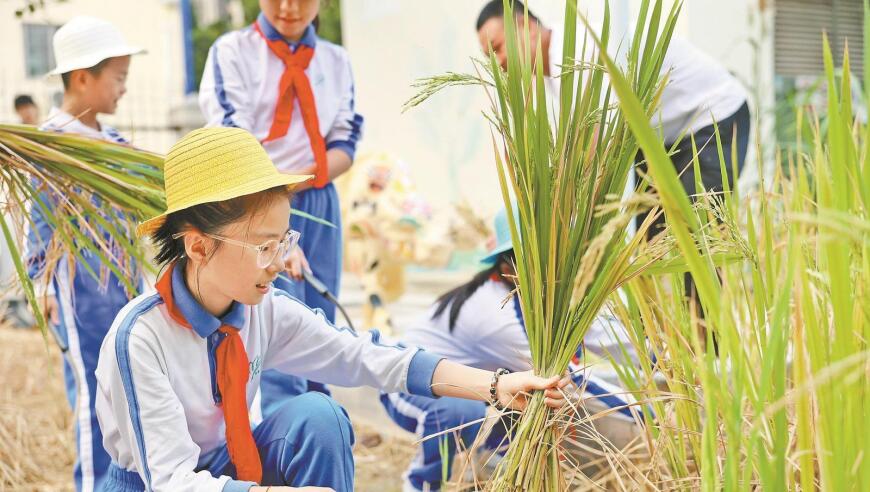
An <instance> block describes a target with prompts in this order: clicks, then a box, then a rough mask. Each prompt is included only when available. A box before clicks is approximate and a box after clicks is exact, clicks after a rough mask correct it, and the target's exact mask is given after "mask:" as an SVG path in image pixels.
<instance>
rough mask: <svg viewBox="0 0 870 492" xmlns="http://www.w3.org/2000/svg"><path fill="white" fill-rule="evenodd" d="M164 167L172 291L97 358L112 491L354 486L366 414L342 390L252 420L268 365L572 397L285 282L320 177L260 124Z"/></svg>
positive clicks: (199, 136) (506, 396)
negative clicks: (354, 317)
mask: <svg viewBox="0 0 870 492" xmlns="http://www.w3.org/2000/svg"><path fill="white" fill-rule="evenodd" d="M164 176H165V187H166V202H167V211H166V213H165V214H163V215H160V216H158V217H155V218H153V219H150V220H148V221H146V222H144V223H143V224H142V225H141V226H140V231H139V232H140V234H147V235H148V236H150V238H151V239H152V240H153V241H154V243H155V245H156V246H157V248H158V253H157V256H156V261H157V263H158V264H160V265H161V267H162V268H163V274H162V276H160V277H159V280H158V282H157V292H156V293H152V294H147V295H142V296H139V297H137V298H136V299H134V300H133V301H132V302H130V303H129V304H128V305H127V306H126V307H125V308H124V309H123V310H122V311H121V313H120V314H119V315H118V317H117V318H116V319H115V323H114V324H113V326H112V328H111V331H110V332H109V335H108V336H107V337H106V340H105V342H104V343H103V346H102V350H101V353H100V361H99V366H98V368H97V381H98V396H97V416H98V418H99V421H100V426H101V428H102V429H103V435H104V445H105V448H106V450H107V451H108V453H109V455H110V456H111V458H112V462H113V463H112V466H111V471H110V479H109V483H108V485H107V488H108V489H109V490H154V491H173V492H176V491H200V490H202V491H205V490H215V491H217V490H224V491H233V490H267V488H266V487H258V485H276V486H292V487H303V486H321V487H330V488H332V489H335V490H338V491H351V490H353V476H354V463H353V455H352V454H351V445H352V443H353V433H352V429H351V425H350V421H349V419H348V416H347V414H346V413H345V412H344V410H343V409H342V408H341V407H339V406H338V405H337V404H336V403H335V402H334V401H333V400H332V399H330V398H329V397H328V396H326V395H324V394H321V393H316V392H311V393H305V394H302V395H299V396H296V397H293V398H288V399H287V401H286V402H284V404H283V405H282V406H281V407H280V408H279V409H278V410H277V411H276V412H274V413H272V414H271V415H269V416H268V417H266V418H265V419H264V420H263V422H262V423H261V424H260V425H258V426H257V428H256V429H255V430H253V431H252V430H251V425H250V422H249V417H248V412H249V408H250V406H251V403H252V401H253V398H254V395H255V393H256V390H257V387H258V385H259V378H260V374H261V372H262V371H264V370H266V369H277V370H279V371H283V372H292V373H294V374H299V375H300V376H302V377H312V378H316V379H318V380H322V381H325V382H327V383H333V384H338V385H342V386H355V385H370V386H374V387H377V388H380V389H382V390H383V391H388V392H403V393H407V394H414V395H420V396H425V397H428V398H434V397H436V396H447V397H454V398H457V397H458V398H469V399H485V398H487V396H486V395H489V394H490V391H491V389H492V388H495V394H496V395H497V396H496V397H497V399H498V401H499V402H500V403H501V404H508V403H510V402H512V401H513V403H512V406H514V407H515V408H519V409H522V408H523V407H524V406H525V404H526V401H525V398H524V396H523V394H525V393H524V392H531V391H535V390H543V391H545V397H546V402H547V404H548V405H550V406H551V407H554V408H559V407H561V405H562V404H563V403H564V399H563V397H562V393H561V391H560V388H562V387H564V386H565V385H567V384H569V383H570V381H569V380H568V378H564V379H563V380H561V381H560V380H559V378H550V379H544V378H540V377H537V376H534V375H532V374H531V373H530V372H522V373H512V374H505V375H501V376H500V377H494V374H493V372H491V371H485V370H480V369H474V368H470V367H466V366H463V365H459V364H456V363H453V362H449V361H447V360H443V359H442V358H441V357H438V356H435V355H433V354H431V353H429V352H426V351H423V350H420V349H417V348H405V347H403V346H401V345H393V344H391V343H389V342H386V341H384V340H381V339H380V336H379V334H378V333H377V332H376V331H372V332H368V333H366V334H360V335H357V334H353V333H351V332H350V331H348V330H346V329H340V328H336V327H335V326H333V325H331V324H330V323H328V322H327V321H326V320H325V319H324V317H323V315H322V314H321V313H319V312H315V311H312V310H311V309H309V308H308V307H306V306H305V305H304V304H302V303H301V302H300V301H298V300H296V299H295V298H293V297H291V296H289V295H288V294H286V293H285V292H283V291H280V290H275V289H273V288H272V287H271V284H272V281H273V280H274V279H275V277H276V276H277V275H278V273H279V272H281V271H282V270H283V268H284V264H285V263H284V261H285V257H286V255H287V253H288V251H290V250H292V249H293V248H294V247H295V246H296V244H297V241H298V240H299V234H298V233H297V232H296V231H292V230H290V229H289V228H288V224H289V220H290V199H291V197H290V193H289V191H288V188H289V187H292V186H293V185H295V184H298V183H301V182H304V181H305V180H306V179H307V178H308V177H307V176H299V175H288V174H281V173H279V172H278V171H277V170H276V168H275V167H274V165H273V164H272V162H271V161H270V160H269V157H268V155H267V154H266V152H265V151H264V150H263V148H262V147H261V146H260V144H259V142H258V141H257V139H256V138H254V137H253V136H252V135H251V134H250V133H248V132H247V131H245V130H242V129H238V128H209V129H201V130H196V131H193V132H191V133H190V134H188V135H187V136H186V137H184V138H183V139H181V140H180V141H179V142H178V143H176V144H175V146H173V148H172V149H171V150H170V152H169V154H168V156H167V158H166V162H165V167H164ZM514 399H515V400H514ZM272 490H273V492H277V491H278V490H289V489H288V488H281V487H272Z"/></svg>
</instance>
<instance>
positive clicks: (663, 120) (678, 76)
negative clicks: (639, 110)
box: [545, 23, 748, 144]
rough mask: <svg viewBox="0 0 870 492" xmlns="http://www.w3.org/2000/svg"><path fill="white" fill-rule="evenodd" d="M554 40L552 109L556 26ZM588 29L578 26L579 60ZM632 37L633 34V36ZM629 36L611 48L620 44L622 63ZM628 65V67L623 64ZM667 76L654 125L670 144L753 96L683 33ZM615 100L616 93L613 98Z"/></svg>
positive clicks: (557, 64) (560, 39) (554, 84)
mask: <svg viewBox="0 0 870 492" xmlns="http://www.w3.org/2000/svg"><path fill="white" fill-rule="evenodd" d="M551 32H552V35H551V38H550V49H549V55H550V76H551V77H550V78H548V79H547V84H546V86H545V87H546V89H547V93H548V96H550V97H549V100H550V101H552V104H553V106H555V105H557V104H558V101H559V86H560V81H561V79H560V77H559V76H558V75H559V74H560V73H562V71H563V68H562V67H561V65H562V63H563V61H562V52H563V49H562V48H563V47H564V46H563V44H564V34H563V33H562V31H561V29H557V28H552V30H551ZM585 32H586V27H585V25H583V24H582V23H580V24H578V26H577V46H578V47H577V49H576V53H577V54H576V55H575V56H576V57H577V58H580V57H581V53H583V50H582V45H583V39H584V36H585ZM629 34H630V33H629ZM630 42H631V39H630V35H626V36H625V38H624V39H617V38H613V37H612V38H611V44H612V46H611V48H613V47H614V46H619V47H620V48H621V50H620V51H619V52H616V51H614V52H613V53H610V55H611V57H615V58H614V60H615V61H616V62H617V63H622V62H623V61H624V57H625V49H626V47H627V46H629V45H630ZM593 44H594V41H593V40H592V38H591V37H590V38H589V40H588V41H587V46H586V53H585V55H583V57H584V58H586V59H587V60H589V59H591V54H592V49H591V46H592V45H593ZM622 65H624V63H622ZM661 73H662V75H664V74H665V73H667V74H668V82H667V85H665V88H664V90H663V91H662V98H661V101H660V103H659V107H658V109H657V112H656V113H655V115H654V116H653V119H652V124H653V125H654V126H656V127H659V128H660V130H661V133H662V136H663V137H664V142H665V144H672V143H673V142H675V141H676V140H677V139H678V138H679V137H680V135H681V134H683V133H684V132H685V135H686V136H687V137H688V136H689V135H691V134H692V133H695V132H697V131H698V130H700V129H702V128H705V127H708V126H710V125H712V124H713V122H714V121H717V122H718V121H722V120H723V119H725V118H728V117H729V116H732V115H733V114H734V113H736V112H737V110H739V109H740V107H741V106H743V105H744V104H745V103H746V100H747V97H748V93H747V92H746V89H744V88H743V85H742V84H741V83H740V81H739V80H737V78H736V77H735V76H734V75H732V74H731V73H729V72H728V70H727V69H726V68H725V67H724V66H723V65H722V64H721V63H719V62H718V61H716V60H714V59H713V58H712V57H711V56H709V55H707V54H706V53H704V52H703V51H701V50H700V49H698V48H696V47H694V46H692V44H691V43H689V42H688V41H687V40H685V39H683V38H682V37H680V36H678V35H674V36H672V37H671V44H670V46H669V47H668V51H667V53H665V59H664V61H663V63H662V72H661ZM612 97H615V94H614V95H613V96H612Z"/></svg>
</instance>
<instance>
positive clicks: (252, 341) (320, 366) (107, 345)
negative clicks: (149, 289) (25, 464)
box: [96, 268, 440, 492]
mask: <svg viewBox="0 0 870 492" xmlns="http://www.w3.org/2000/svg"><path fill="white" fill-rule="evenodd" d="M181 270H182V269H181V268H176V269H173V272H172V275H173V278H172V291H173V298H174V301H175V303H176V304H177V307H178V309H179V310H180V311H181V313H182V314H183V315H184V317H185V318H186V320H187V321H188V322H189V323H190V324H191V325H192V326H193V329H188V328H185V327H184V326H182V325H180V324H178V323H176V322H175V321H173V320H172V318H171V317H170V315H169V313H168V312H167V310H166V306H165V304H164V303H163V300H162V298H161V297H160V295H159V294H157V293H153V294H145V295H141V296H139V297H137V298H136V299H134V300H133V301H131V302H130V303H129V304H128V305H127V306H126V307H125V308H124V309H123V310H122V311H121V312H120V313H119V314H118V317H117V318H116V319H115V323H114V324H113V325H112V328H111V330H110V332H109V334H108V335H107V336H106V339H105V341H104V342H103V346H102V349H101V351H100V361H99V365H98V367H97V381H98V387H97V402H96V409H97V417H98V418H99V421H100V428H101V429H102V430H103V436H104V438H103V444H104V447H105V448H106V451H107V452H108V453H109V455H110V456H111V458H112V460H113V461H114V462H115V463H117V464H118V465H119V467H120V468H122V469H125V470H128V471H134V472H138V474H139V476H140V477H141V478H142V480H143V482H144V483H145V484H146V488H147V489H148V490H154V491H172V492H182V491H220V490H222V489H223V487H224V486H226V485H228V483H229V486H230V487H231V486H232V485H240V484H235V483H230V480H231V479H230V477H226V476H221V477H213V476H212V475H211V474H210V473H209V472H208V471H197V470H198V469H200V468H201V467H204V466H206V465H207V464H208V463H209V461H210V458H211V457H212V456H214V454H215V452H216V451H219V449H220V447H221V446H223V445H224V443H225V439H226V438H225V425H224V416H223V411H222V410H221V407H220V406H218V405H217V403H216V401H217V399H218V398H219V394H218V392H217V390H216V388H217V382H216V379H215V375H214V371H215V356H214V353H215V350H216V348H217V344H218V343H219V341H220V340H221V337H222V336H223V335H222V334H221V333H219V332H218V331H217V330H218V328H219V327H220V326H221V324H222V323H225V324H229V325H232V326H234V327H237V328H240V331H239V335H240V336H241V338H242V341H243V343H244V345H245V350H246V352H247V355H248V360H249V361H250V375H251V376H250V378H251V379H250V381H249V382H248V385H247V399H248V402H247V403H248V407H249V408H250V405H251V402H252V401H253V399H254V395H255V393H256V391H257V388H258V387H259V385H260V382H259V380H260V374H261V373H262V371H265V370H267V369H277V370H279V371H284V372H288V373H293V374H295V375H298V376H301V377H305V378H311V379H315V380H317V381H323V382H324V383H328V384H335V385H339V386H359V385H369V386H374V387H376V388H380V389H382V390H384V391H390V392H394V391H407V392H410V393H413V394H419V395H426V396H430V397H431V396H433V395H432V391H431V389H430V384H431V381H432V374H433V373H434V370H435V366H436V365H437V364H438V361H439V360H440V357H437V356H435V355H432V354H430V353H428V352H424V351H422V350H419V349H417V348H404V347H403V346H400V345H393V344H390V343H387V342H383V341H381V340H380V337H379V334H378V333H377V332H376V331H371V332H366V333H361V334H359V335H355V334H353V333H351V332H350V331H348V330H347V329H346V328H336V327H334V326H332V325H331V324H329V323H328V322H327V321H326V320H325V319H324V317H323V315H322V313H316V312H314V311H312V310H311V309H309V308H308V307H306V306H305V305H304V304H302V303H301V302H299V301H297V300H296V299H294V298H292V297H290V296H289V295H288V294H286V293H284V292H283V291H277V290H274V289H273V290H272V291H271V292H270V293H269V294H268V295H267V296H266V297H265V298H264V299H263V301H262V302H261V303H260V304H258V305H256V306H245V305H242V304H239V303H234V304H233V306H232V307H231V309H230V312H229V313H228V314H227V315H225V316H224V317H223V318H222V319H220V320H219V319H217V318H215V317H213V316H212V315H210V314H209V313H208V312H206V311H205V310H204V309H203V308H202V307H201V306H200V305H199V304H198V303H197V302H196V301H195V300H194V298H193V296H192V295H191V294H190V291H189V290H188V289H187V287H186V286H185V282H184V280H183V278H182V273H181Z"/></svg>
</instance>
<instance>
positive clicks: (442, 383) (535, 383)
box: [432, 359, 571, 410]
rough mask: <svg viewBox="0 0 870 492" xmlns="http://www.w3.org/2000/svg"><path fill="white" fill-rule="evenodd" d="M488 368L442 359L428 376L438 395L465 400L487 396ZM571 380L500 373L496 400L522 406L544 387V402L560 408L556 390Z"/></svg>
mask: <svg viewBox="0 0 870 492" xmlns="http://www.w3.org/2000/svg"><path fill="white" fill-rule="evenodd" d="M492 377H493V373H492V371H484V370H483V369H475V368H473V367H468V366H464V365H462V364H457V363H455V362H451V361H449V360H447V359H444V360H442V361H441V362H440V363H438V366H437V367H435V373H434V374H433V376H432V392H433V393H434V394H436V395H438V396H450V397H454V398H465V399H466V400H481V401H489V400H490V388H491V386H492ZM570 383H571V378H570V377H568V376H565V377H564V378H561V379H560V378H559V377H558V376H553V377H551V378H542V377H539V376H535V375H534V374H533V373H532V371H525V372H515V373H509V374H504V375H502V376H501V377H500V378H499V379H498V383H497V384H496V390H497V395H498V400H499V403H501V405H502V406H505V407H510V408H513V409H515V410H523V409H524V408H526V405H527V404H528V399H529V397H530V396H531V394H532V392H534V391H544V398H545V402H546V404H547V406H549V407H551V408H560V407H561V406H562V405H563V404H564V403H565V396H564V394H563V393H562V392H560V391H559V390H560V389H562V388H564V387H565V386H567V385H569V384H570Z"/></svg>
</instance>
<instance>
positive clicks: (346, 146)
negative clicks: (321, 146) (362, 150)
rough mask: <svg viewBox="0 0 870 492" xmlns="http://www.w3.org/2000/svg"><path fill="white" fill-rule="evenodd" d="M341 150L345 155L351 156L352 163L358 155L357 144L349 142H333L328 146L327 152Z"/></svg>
mask: <svg viewBox="0 0 870 492" xmlns="http://www.w3.org/2000/svg"><path fill="white" fill-rule="evenodd" d="M332 149H339V150H341V151H343V152H344V153H345V154H347V155H348V156H350V160H351V161H352V160H353V158H354V156H355V155H356V144H354V143H352V142H349V141H347V140H335V141H333V142H329V143H328V144H326V150H332Z"/></svg>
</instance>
